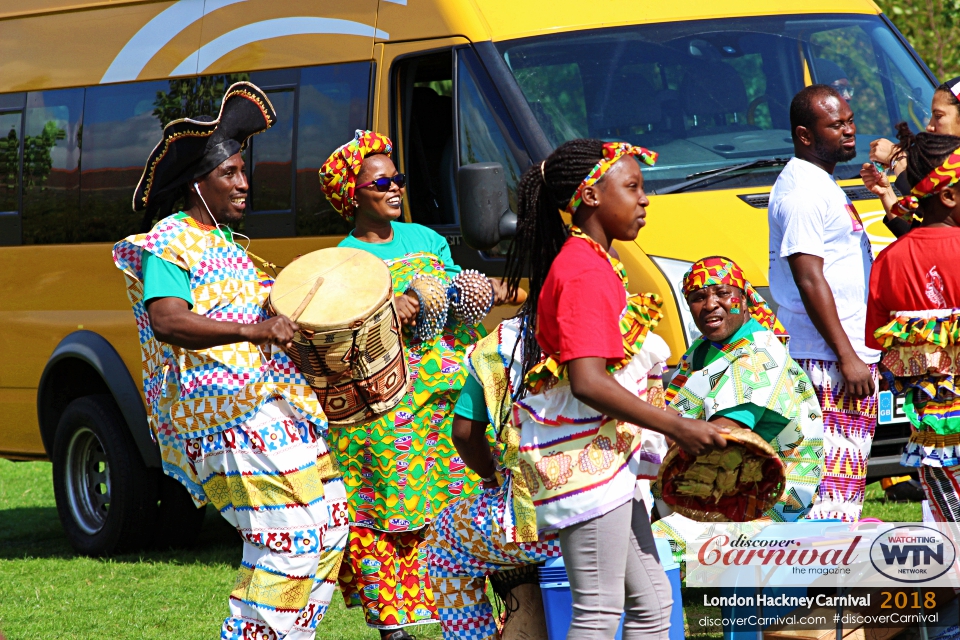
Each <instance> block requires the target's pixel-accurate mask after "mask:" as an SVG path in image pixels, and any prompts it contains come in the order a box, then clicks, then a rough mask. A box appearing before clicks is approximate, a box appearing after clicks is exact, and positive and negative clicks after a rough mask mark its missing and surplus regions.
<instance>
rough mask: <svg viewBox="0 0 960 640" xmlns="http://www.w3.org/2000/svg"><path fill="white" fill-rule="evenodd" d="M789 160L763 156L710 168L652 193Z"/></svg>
mask: <svg viewBox="0 0 960 640" xmlns="http://www.w3.org/2000/svg"><path fill="white" fill-rule="evenodd" d="M788 162H790V158H761V159H760V160H752V161H750V162H744V163H743V164H735V165H733V166H732V167H723V168H722V169H709V170H707V171H701V172H699V173H691V174H690V175H689V176H687V179H686V180H684V181H683V182H678V183H676V184H671V185H669V186H667V187H664V188H663V189H657V190H656V191H654V192H653V193H652V195H658V196H659V195H664V194H667V193H679V192H681V191H686V190H687V189H689V188H691V187H695V186H697V185H700V184H703V183H705V182H710V181H712V180H714V179H715V178H719V177H720V176H724V175H727V174H728V173H733V172H734V171H742V170H744V169H759V168H763V167H782V166H783V165H785V164H787V163H788Z"/></svg>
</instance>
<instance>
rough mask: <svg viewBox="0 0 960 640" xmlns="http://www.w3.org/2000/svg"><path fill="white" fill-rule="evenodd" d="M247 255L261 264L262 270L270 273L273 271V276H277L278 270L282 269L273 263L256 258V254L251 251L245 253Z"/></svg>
mask: <svg viewBox="0 0 960 640" xmlns="http://www.w3.org/2000/svg"><path fill="white" fill-rule="evenodd" d="M247 255H248V256H250V257H251V258H253V259H254V260H256V261H257V262H259V263H260V264H262V265H263V268H264V269H270V270H271V271H273V275H274V276H276V275H277V270H278V269H283V267H280V266H277V265H276V264H274V263H273V262H267V261H266V260H264V259H263V258H261V257H260V256H258V255H257V254H255V253H253V252H251V251H247Z"/></svg>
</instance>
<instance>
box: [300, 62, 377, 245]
mask: <svg viewBox="0 0 960 640" xmlns="http://www.w3.org/2000/svg"><path fill="white" fill-rule="evenodd" d="M369 91H370V64H369V63H367V62H358V63H355V64H344V65H336V66H327V67H311V68H307V69H303V70H301V73H300V105H299V115H298V120H297V222H296V225H297V235H298V236H313V235H339V234H344V233H347V232H348V231H350V229H352V228H353V225H351V224H349V223H347V222H345V221H344V220H343V219H342V218H341V217H340V216H339V215H338V214H337V212H336V211H334V210H333V207H331V206H330V203H329V202H327V199H326V198H325V197H324V195H323V193H322V192H321V191H320V180H319V177H318V172H319V171H320V167H321V166H322V165H323V163H324V161H326V159H327V158H328V157H329V156H330V154H331V153H332V152H333V150H334V149H336V148H337V147H339V146H340V145H342V144H343V143H345V142H348V141H349V140H350V139H352V138H353V134H354V131H356V130H357V129H365V128H366V127H367V100H368V94H369Z"/></svg>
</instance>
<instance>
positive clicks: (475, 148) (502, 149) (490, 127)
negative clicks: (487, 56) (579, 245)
mask: <svg viewBox="0 0 960 640" xmlns="http://www.w3.org/2000/svg"><path fill="white" fill-rule="evenodd" d="M475 71H476V72H477V73H476V75H475V73H474V72H475ZM478 77H479V78H480V79H481V80H482V81H483V89H484V90H483V91H481V88H480V87H481V85H480V84H479V83H478ZM457 81H458V83H459V87H458V88H459V94H458V100H459V102H458V108H459V116H460V166H461V167H462V166H464V165H468V164H475V163H477V162H499V163H500V164H501V165H503V170H504V174H505V176H504V177H505V178H506V181H507V192H508V196H507V197H508V199H509V201H510V210H511V211H517V182H518V181H519V180H520V174H521V173H522V169H521V168H520V165H519V164H518V163H517V155H520V156H521V157H523V158H524V159H526V153H525V152H523V151H521V150H520V144H519V134H517V133H516V131H515V129H514V127H513V125H512V123H509V121H507V120H506V118H505V117H504V116H505V113H501V114H498V113H497V112H495V111H494V110H493V109H492V108H491V106H490V103H489V101H488V99H487V98H488V97H489V98H490V99H493V100H496V101H497V103H498V106H500V108H501V110H503V111H505V110H504V109H503V107H502V105H500V103H499V100H498V98H497V96H496V93H495V90H494V88H493V86H492V84H491V83H490V81H489V80H488V79H487V77H486V75H485V74H484V73H482V67H480V65H479V61H477V60H476V55H475V54H474V53H473V52H472V51H469V50H464V51H462V52H461V53H460V66H459V70H458V73H457ZM485 96H486V97H485Z"/></svg>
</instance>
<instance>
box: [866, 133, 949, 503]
mask: <svg viewBox="0 0 960 640" xmlns="http://www.w3.org/2000/svg"><path fill="white" fill-rule="evenodd" d="M904 153H906V156H907V180H908V182H909V183H910V193H909V194H907V195H906V196H904V197H903V198H901V199H900V201H899V202H898V203H897V205H896V206H895V207H894V210H895V211H896V212H898V214H899V215H905V216H907V215H909V217H913V216H912V214H913V213H914V212H916V213H918V214H920V215H921V216H922V218H923V221H922V222H921V223H920V226H919V228H916V229H914V230H913V231H911V232H910V233H908V234H907V235H905V236H903V237H902V238H900V239H898V240H897V241H896V242H894V243H893V244H892V245H890V246H889V247H887V248H886V249H884V250H883V251H881V252H880V255H879V256H877V260H876V262H875V263H874V265H873V271H872V272H871V274H870V288H869V291H870V294H869V297H868V300H867V323H866V331H867V335H866V339H867V344H868V345H870V344H872V345H873V346H876V347H879V348H882V349H884V351H885V353H884V356H883V360H882V372H883V376H884V378H885V379H886V380H887V381H888V383H889V384H890V389H891V390H892V391H893V392H894V393H895V394H896V395H898V396H902V397H903V398H904V405H903V408H904V411H905V412H906V414H907V416H908V417H909V418H910V423H911V424H912V426H913V433H912V434H911V435H910V440H909V442H907V445H906V446H905V447H904V451H903V455H902V456H901V459H900V463H901V464H903V465H905V466H908V467H913V468H915V469H917V470H918V472H919V476H920V484H921V485H922V486H923V490H924V493H925V494H926V496H927V498H928V499H929V502H930V508H931V511H932V513H933V516H934V518H935V519H936V520H938V521H940V522H957V521H958V520H960V491H958V487H960V444H958V443H960V391H958V389H957V379H958V377H960V364H958V360H960V279H958V278H957V268H956V264H957V260H958V259H960V184H958V183H960V137H955V136H946V135H937V134H932V133H919V134H917V135H916V136H915V137H914V136H907V137H906V140H905V141H904Z"/></svg>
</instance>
